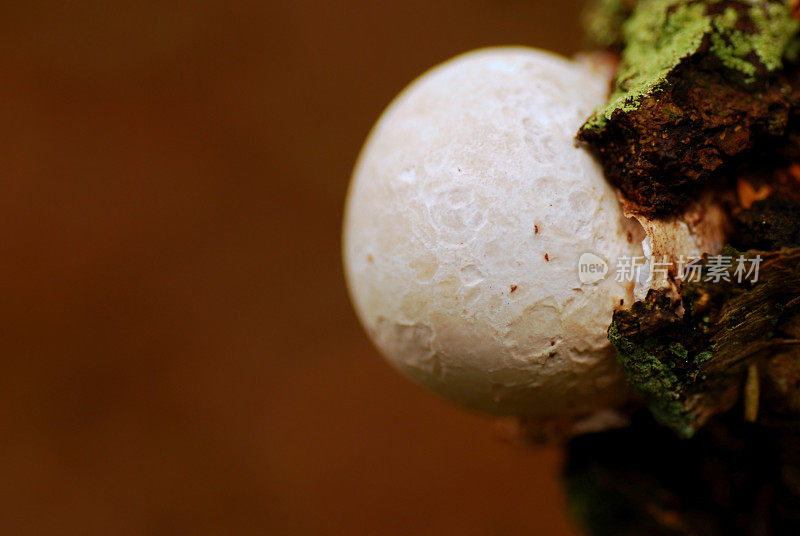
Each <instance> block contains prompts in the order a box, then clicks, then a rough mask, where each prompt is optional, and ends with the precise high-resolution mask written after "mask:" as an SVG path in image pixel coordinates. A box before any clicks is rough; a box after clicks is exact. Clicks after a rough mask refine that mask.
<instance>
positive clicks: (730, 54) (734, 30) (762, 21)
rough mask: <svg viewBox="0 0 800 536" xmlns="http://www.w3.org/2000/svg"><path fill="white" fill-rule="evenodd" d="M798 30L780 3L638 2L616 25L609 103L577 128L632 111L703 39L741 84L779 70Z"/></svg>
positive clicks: (798, 24) (799, 26) (598, 124)
mask: <svg viewBox="0 0 800 536" xmlns="http://www.w3.org/2000/svg"><path fill="white" fill-rule="evenodd" d="M720 4H727V5H725V6H724V7H723V6H721V5H720ZM798 29H800V22H799V21H797V20H795V19H793V18H792V17H791V13H790V7H789V5H788V2H784V1H777V2H752V1H746V0H738V1H732V0H728V1H725V0H722V1H720V0H717V1H698V0H643V1H640V2H638V3H637V5H636V7H635V8H634V10H633V12H632V13H631V15H630V17H628V19H627V20H626V21H625V22H624V24H623V25H622V31H621V33H622V38H623V42H624V48H623V50H622V55H621V62H620V66H619V69H618V71H617V76H616V79H615V85H614V90H613V92H612V95H611V97H610V99H609V102H608V103H607V104H606V105H604V106H602V107H601V108H600V109H598V110H597V111H596V112H595V113H594V114H593V115H592V117H590V118H589V120H588V121H587V122H586V124H585V125H584V126H583V128H584V129H591V128H602V127H603V126H604V125H605V124H606V123H607V122H608V120H609V119H611V116H612V114H613V113H614V112H616V111H617V110H622V111H630V110H635V109H637V108H638V106H639V104H640V102H641V99H642V98H643V97H645V96H648V95H652V94H654V93H656V92H658V91H659V90H660V89H662V88H663V87H664V85H665V84H666V82H667V76H668V75H669V74H670V73H671V72H672V71H673V70H674V69H675V68H676V67H677V66H678V65H679V64H680V63H681V62H682V61H684V60H685V59H687V58H689V57H691V56H693V55H694V54H697V53H698V52H699V51H700V50H701V47H703V45H704V43H708V52H709V53H710V54H712V55H714V56H716V57H717V58H718V59H719V61H720V62H721V63H722V65H724V66H725V67H727V68H728V69H730V70H731V71H734V72H737V73H739V74H740V79H741V80H742V81H743V82H744V83H750V82H753V81H754V80H755V78H756V75H757V73H758V72H759V70H760V69H761V70H766V71H773V70H775V69H779V68H780V67H781V66H782V59H783V57H784V56H785V55H786V53H787V51H790V50H796V48H797V47H796V46H794V45H796V43H797V42H796V40H795V37H796V35H797V33H798Z"/></svg>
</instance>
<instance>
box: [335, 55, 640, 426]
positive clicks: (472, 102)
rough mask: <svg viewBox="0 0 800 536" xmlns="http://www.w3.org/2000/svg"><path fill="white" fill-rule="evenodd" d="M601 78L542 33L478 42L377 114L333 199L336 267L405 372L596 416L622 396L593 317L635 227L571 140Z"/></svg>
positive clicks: (595, 99)
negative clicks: (342, 207)
mask: <svg viewBox="0 0 800 536" xmlns="http://www.w3.org/2000/svg"><path fill="white" fill-rule="evenodd" d="M607 82H608V79H607V78H606V77H605V76H604V75H602V74H600V73H599V72H597V71H592V70H590V69H589V68H588V67H586V66H583V65H580V64H578V63H575V62H572V61H569V60H567V59H563V58H561V57H558V56H555V55H552V54H549V53H546V52H542V51H539V50H534V49H528V48H516V47H515V48H493V49H484V50H478V51H475V52H470V53H468V54H464V55H462V56H459V57H457V58H454V59H452V60H450V61H448V62H446V63H444V64H442V65H440V66H438V67H435V68H434V69H432V70H431V71H429V72H428V73H426V74H424V75H423V76H422V77H420V78H419V79H418V80H416V81H415V82H414V83H412V84H411V85H410V86H409V87H408V88H406V89H405V90H404V91H403V92H402V93H401V94H400V96H398V97H397V99H396V100H395V101H394V102H393V103H392V104H391V105H390V106H389V108H388V109H387V110H386V111H385V113H384V114H383V116H382V117H381V118H380V120H379V121H378V123H377V124H376V125H375V127H374V129H373V130H372V132H371V134H370V136H369V138H368V140H367V142H366V144H365V145H364V148H363V150H362V153H361V156H360V158H359V160H358V163H357V165H356V168H355V171H354V173H353V178H352V183H351V185H350V191H349V194H348V199H347V207H346V214H345V222H344V259H345V268H346V275H347V282H348V286H349V289H350V293H351V296H352V299H353V302H354V304H355V308H356V310H357V312H358V315H359V317H360V319H361V322H362V323H363V325H364V326H365V328H366V330H367V331H368V332H369V334H370V336H371V338H372V340H373V341H374V342H375V344H376V345H377V346H378V348H379V349H380V350H381V351H382V353H383V354H384V355H385V356H386V358H387V359H388V360H389V361H390V362H391V363H392V364H393V365H394V366H395V367H396V368H398V369H399V370H400V371H402V372H403V373H404V374H406V375H407V376H409V377H410V378H412V379H413V380H415V381H416V382H418V383H420V384H422V385H425V386H427V387H429V388H430V389H432V390H434V391H436V392H437V393H439V394H441V395H444V396H445V397H447V398H450V399H453V400H455V401H458V402H460V403H462V404H465V405H467V406H469V407H472V408H476V409H480V410H484V411H488V412H491V413H495V414H506V415H525V416H529V417H533V418H542V419H548V418H553V417H560V418H562V417H564V416H571V417H575V418H578V417H581V416H583V417H587V418H589V419H592V418H594V419H595V421H596V416H597V415H598V414H603V412H608V411H609V409H610V408H614V407H615V406H617V405H619V404H620V403H622V402H623V401H625V400H626V399H627V398H628V396H629V393H628V391H627V389H626V387H625V384H624V381H623V380H622V374H621V371H620V368H619V366H618V365H617V363H616V361H615V358H614V351H613V348H612V347H611V346H610V344H609V342H608V339H607V336H606V330H607V328H608V326H609V324H610V323H611V318H612V313H613V310H614V308H615V307H619V306H620V305H621V304H622V303H623V300H624V301H625V302H626V303H628V304H629V303H631V302H632V287H633V282H632V280H631V279H630V278H627V277H626V274H625V273H622V274H621V275H620V276H618V274H617V273H616V271H617V270H616V269H615V266H617V264H618V261H619V259H622V264H624V263H625V260H624V259H625V258H630V257H631V256H632V255H634V254H635V253H634V251H635V250H636V247H637V246H638V242H639V241H640V240H641V238H642V237H641V236H638V235H636V229H635V228H633V227H631V224H630V222H629V221H627V220H626V219H625V218H624V217H623V215H622V212H621V209H620V205H619V202H618V197H617V193H616V191H615V190H614V189H613V188H612V187H610V186H609V185H608V184H607V183H606V182H605V180H604V179H603V175H602V171H601V169H600V167H599V165H598V164H597V163H596V162H595V161H594V160H593V159H592V157H591V156H590V155H589V154H588V153H587V152H586V151H584V150H583V149H580V148H577V147H576V146H575V143H574V141H573V139H574V135H575V133H576V132H577V130H578V127H579V126H580V125H581V123H582V122H583V121H584V120H585V119H586V118H587V117H588V116H589V115H590V114H591V112H592V110H593V109H594V108H595V107H596V106H597V105H599V104H601V103H603V102H604V100H605V97H606V91H607ZM639 251H640V250H639ZM583 254H589V255H584V256H583V259H584V261H585V262H586V263H589V264H585V265H584V266H583V269H584V275H585V276H586V277H583V278H581V277H579V275H580V274H579V267H578V261H579V259H580V258H581V256H582V255H583ZM639 254H640V253H639ZM603 261H605V262H607V263H608V267H607V268H606V269H605V271H603V267H602V263H603ZM589 265H591V266H594V268H590V267H589ZM597 270H600V271H601V272H600V276H599V277H595V274H596V273H597ZM590 272H591V274H590ZM603 275H605V277H602V276H603ZM595 279H599V281H597V282H595V283H593V284H588V283H587V281H592V280H595ZM618 280H619V281H618ZM582 281H583V283H582Z"/></svg>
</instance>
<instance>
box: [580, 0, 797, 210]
mask: <svg viewBox="0 0 800 536" xmlns="http://www.w3.org/2000/svg"><path fill="white" fill-rule="evenodd" d="M625 5H626V4H624V3H620V4H618V5H617V9H616V10H614V9H606V10H605V11H603V10H600V11H601V12H605V13H612V14H615V15H611V14H609V15H607V17H606V18H605V19H603V18H602V17H600V18H598V17H595V19H596V20H606V21H607V25H609V26H612V25H613V21H615V20H617V19H615V18H614V17H619V16H621V15H624V13H625ZM798 29H800V23H798V21H796V20H795V19H793V18H792V16H791V9H790V7H789V5H788V4H787V3H785V2H783V1H773V2H769V1H765V2H758V3H753V2H747V1H744V0H740V1H732V0H719V1H686V0H648V1H640V2H638V3H636V5H635V7H634V8H633V10H632V12H631V14H630V16H629V17H628V18H627V19H625V21H624V22H623V23H621V26H620V29H619V35H620V39H616V38H614V39H611V38H610V39H609V40H617V41H620V42H621V44H622V51H621V62H620V66H619V69H618V72H617V76H616V78H615V81H614V86H613V88H612V95H611V97H610V99H609V103H608V104H606V105H605V106H603V107H602V108H601V109H599V110H598V111H597V112H596V113H595V114H594V115H593V116H592V117H590V118H589V119H588V120H587V121H586V123H585V124H584V125H583V127H582V128H581V129H580V131H579V132H578V139H579V140H582V141H583V142H586V143H587V144H588V145H589V147H590V148H591V149H592V150H593V151H594V153H595V154H596V155H597V157H598V159H599V160H600V162H601V163H602V164H603V167H604V170H605V173H606V177H607V178H608V179H609V180H610V181H611V182H613V183H614V184H615V185H617V186H618V187H619V188H620V189H621V190H622V191H623V193H625V195H626V196H627V197H628V198H629V200H630V201H632V202H633V203H634V204H635V205H636V206H637V207H638V210H639V211H640V212H641V213H643V214H647V215H658V214H667V213H671V212H674V211H676V210H678V209H679V208H680V207H682V206H683V205H685V203H686V202H687V201H688V200H689V199H690V198H691V197H692V196H693V194H694V193H695V192H696V191H697V189H698V187H700V186H701V185H703V184H705V183H707V182H708V181H709V180H711V179H713V178H714V176H715V173H716V172H718V170H720V169H721V168H722V167H723V166H724V164H726V163H728V162H730V161H731V160H732V159H734V158H735V157H737V156H738V155H740V154H742V153H745V152H746V151H748V150H749V149H752V148H753V147H755V146H757V145H758V144H760V143H764V142H765V140H770V139H779V138H781V137H782V136H784V135H785V134H786V132H787V129H788V128H789V125H790V122H791V119H792V117H793V116H794V115H795V114H796V111H797V109H798V106H799V105H800V91H799V90H798V89H800V84H799V83H797V80H795V78H796V76H795V75H794V74H793V73H794V70H791V72H787V71H786V70H784V69H782V67H783V66H784V62H785V61H791V60H792V59H793V58H794V57H795V56H796V43H797V41H796V36H797V32H798ZM609 31H611V30H609ZM612 33H613V31H612ZM614 35H617V34H614Z"/></svg>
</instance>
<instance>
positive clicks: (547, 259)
mask: <svg viewBox="0 0 800 536" xmlns="http://www.w3.org/2000/svg"><path fill="white" fill-rule="evenodd" d="M544 260H546V261H547V262H550V256H549V255H548V254H547V253H545V254H544Z"/></svg>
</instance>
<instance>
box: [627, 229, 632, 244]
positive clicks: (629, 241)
mask: <svg viewBox="0 0 800 536" xmlns="http://www.w3.org/2000/svg"><path fill="white" fill-rule="evenodd" d="M631 242H633V233H631V232H630V231H628V244H630V243H631Z"/></svg>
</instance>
